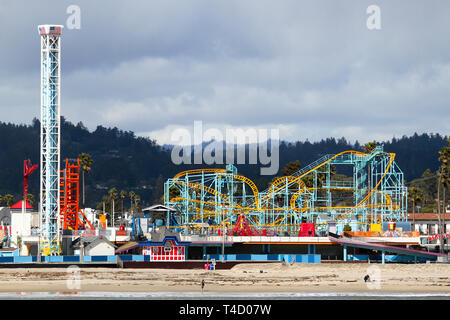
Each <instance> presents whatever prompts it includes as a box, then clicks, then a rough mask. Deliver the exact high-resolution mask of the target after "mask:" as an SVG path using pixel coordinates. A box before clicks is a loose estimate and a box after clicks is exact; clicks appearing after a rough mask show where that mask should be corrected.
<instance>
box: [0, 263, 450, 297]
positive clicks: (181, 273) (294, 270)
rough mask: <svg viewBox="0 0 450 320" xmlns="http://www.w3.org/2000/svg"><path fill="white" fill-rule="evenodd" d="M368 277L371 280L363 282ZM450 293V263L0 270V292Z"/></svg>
mask: <svg viewBox="0 0 450 320" xmlns="http://www.w3.org/2000/svg"><path fill="white" fill-rule="evenodd" d="M366 275H369V276H370V281H367V282H366V281H364V277H365V276H366ZM202 280H204V281H205V286H204V288H203V292H204V293H208V292H216V293H232V292H235V293H246V292H247V293H263V292H267V293H271V292H272V293H276V292H284V293H286V292H292V293H294V292H310V293H314V292H317V293H320V292H361V293H362V292H371V293H374V292H377V291H378V292H404V293H406V292H409V293H427V292H428V293H450V264H435V263H433V264H385V265H382V264H366V263H321V264H293V265H290V264H282V263H260V264H245V263H243V264H238V265H236V266H234V267H233V268H232V269H230V270H212V271H206V270H203V269H189V270H184V269H177V270H168V269H120V268H77V267H75V268H70V269H68V268H29V269H27V268H7V269H6V268H5V269H0V292H3V293H6V292H63V293H64V292H68V293H70V292H141V293H142V292H153V293H157V292H169V293H170V292H174V293H177V292H178V293H182V292H192V293H195V292H200V293H201V292H202V288H201V282H202Z"/></svg>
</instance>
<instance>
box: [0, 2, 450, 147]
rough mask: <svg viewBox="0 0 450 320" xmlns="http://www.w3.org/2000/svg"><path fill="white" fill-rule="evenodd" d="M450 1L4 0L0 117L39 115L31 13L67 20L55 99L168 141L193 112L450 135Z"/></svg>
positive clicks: (341, 130) (67, 109)
mask: <svg viewBox="0 0 450 320" xmlns="http://www.w3.org/2000/svg"><path fill="white" fill-rule="evenodd" d="M71 4H75V5H78V6H79V8H80V10H81V28H80V29H69V28H68V27H67V24H66V23H67V19H68V17H69V16H70V15H69V14H68V13H66V10H67V7H68V6H69V5H71ZM372 4H375V5H378V6H379V8H380V10H381V16H380V17H381V29H380V30H369V29H368V28H367V23H366V22H367V19H368V18H369V16H370V14H367V12H366V10H367V7H368V6H369V5H372ZM449 12H450V2H449V1H445V0H443V1H398V0H397V1H378V0H376V1H375V0H371V1H364V0H353V1H343V0H341V1H335V0H329V1H312V0H311V1H300V0H292V1H289V0H280V1H275V0H271V1H265V0H256V1H250V0H239V1H234V0H226V1H225V0H223V1H222V0H199V1H196V0H183V1H181V0H176V1H171V0H161V1H153V0H147V1H129V0H128V1H123V0H120V1H92V0H90V1H75V0H74V1H61V0H57V1H56V0H55V1H44V0H40V1H22V0H14V1H13V0H1V1H0V28H1V30H2V32H1V36H0V37H1V38H0V40H1V41H0V111H1V117H0V121H3V122H13V123H26V124H29V123H31V120H32V118H33V117H39V114H40V112H39V103H40V93H39V89H40V79H39V77H40V42H39V35H38V32H37V25H38V24H62V25H65V26H66V27H65V28H64V31H63V38H62V89H61V92H62V94H61V112H62V115H63V116H65V117H66V118H67V119H68V120H69V121H71V122H73V123H77V122H79V121H82V122H83V123H84V124H85V125H86V126H87V127H88V128H89V129H90V130H94V129H95V127H96V126H97V125H104V126H117V127H118V128H120V129H123V130H132V131H134V132H136V133H137V134H139V135H145V136H149V137H150V138H152V139H156V140H157V141H158V142H159V143H161V144H163V143H171V142H172V143H173V141H170V136H171V133H172V132H173V130H175V129H179V128H186V129H188V130H192V129H193V125H194V121H195V120H201V121H203V126H204V128H218V129H219V130H224V129H225V128H229V127H231V128H260V129H279V130H280V138H281V139H282V140H289V141H296V140H302V141H303V140H306V139H309V140H310V141H317V140H320V139H322V138H327V137H333V136H334V137H342V136H343V137H345V138H347V139H349V140H350V141H352V142H354V141H355V140H358V141H359V142H361V143H364V142H367V141H369V140H373V139H376V140H388V139H391V138H392V137H394V136H395V137H401V136H402V135H411V134H413V133H414V132H418V133H423V132H427V133H441V134H449V133H450V125H449V123H450V116H449V110H450V41H449V40H450V13H449ZM223 132H224V133H225V131H223Z"/></svg>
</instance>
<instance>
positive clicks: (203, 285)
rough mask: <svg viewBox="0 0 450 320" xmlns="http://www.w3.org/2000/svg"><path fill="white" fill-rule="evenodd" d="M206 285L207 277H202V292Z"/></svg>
mask: <svg viewBox="0 0 450 320" xmlns="http://www.w3.org/2000/svg"><path fill="white" fill-rule="evenodd" d="M204 287H205V279H202V293H203V288H204Z"/></svg>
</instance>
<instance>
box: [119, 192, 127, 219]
mask: <svg viewBox="0 0 450 320" xmlns="http://www.w3.org/2000/svg"><path fill="white" fill-rule="evenodd" d="M127 195H128V193H127V192H126V191H125V190H121V191H120V199H121V200H122V214H124V209H123V200H125V199H126V198H127Z"/></svg>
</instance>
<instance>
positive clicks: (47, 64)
mask: <svg viewBox="0 0 450 320" xmlns="http://www.w3.org/2000/svg"><path fill="white" fill-rule="evenodd" d="M62 29H63V26H61V25H40V26H39V27H38V30H39V34H40V36H41V166H40V168H41V191H40V202H41V230H40V231H41V241H40V252H41V254H43V255H55V254H59V251H60V250H59V248H60V247H59V243H60V241H59V221H58V219H59V212H60V204H59V203H60V194H59V192H60V191H59V173H60V130H61V118H60V87H61V86H60V81H61V77H60V75H61V70H60V65H61V33H62Z"/></svg>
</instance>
